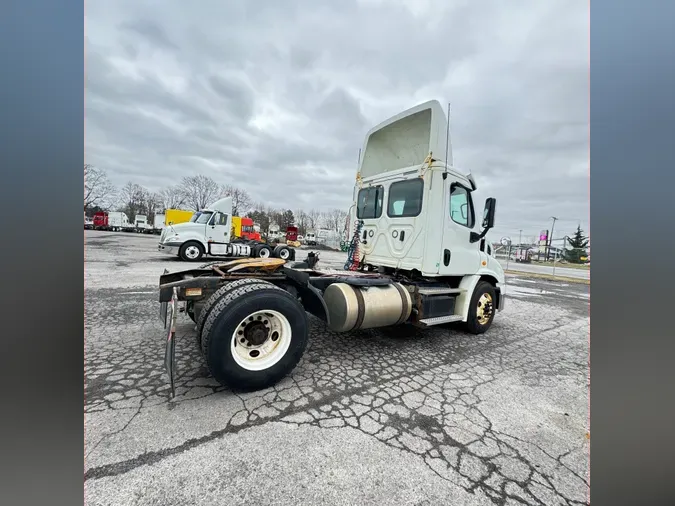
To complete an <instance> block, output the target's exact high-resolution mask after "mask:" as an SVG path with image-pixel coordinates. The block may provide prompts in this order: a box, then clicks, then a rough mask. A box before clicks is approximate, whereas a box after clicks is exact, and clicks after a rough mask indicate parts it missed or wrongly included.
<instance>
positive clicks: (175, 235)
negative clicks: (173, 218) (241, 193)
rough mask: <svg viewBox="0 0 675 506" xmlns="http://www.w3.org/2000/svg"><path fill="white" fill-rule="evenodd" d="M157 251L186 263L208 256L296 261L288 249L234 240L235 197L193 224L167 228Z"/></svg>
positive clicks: (201, 214) (196, 217)
mask: <svg viewBox="0 0 675 506" xmlns="http://www.w3.org/2000/svg"><path fill="white" fill-rule="evenodd" d="M157 249H158V250H159V251H160V252H162V253H166V254H169V255H176V256H178V257H180V258H181V260H184V261H186V262H191V261H197V260H201V259H202V258H204V257H205V256H211V257H239V258H241V257H243V258H251V257H257V258H270V257H276V258H281V259H283V260H295V250H294V249H293V248H289V247H288V246H286V245H279V246H276V247H274V248H273V247H272V246H270V245H268V244H264V243H260V242H257V241H251V240H247V239H234V238H233V237H232V197H225V198H222V199H220V200H218V201H217V202H214V203H213V204H211V205H210V206H208V207H207V208H206V209H202V210H201V211H199V212H197V213H195V214H194V215H193V216H192V218H191V219H190V221H189V222H186V223H178V224H176V225H167V226H166V227H164V230H162V233H161V235H160V236H159V244H158V245H157Z"/></svg>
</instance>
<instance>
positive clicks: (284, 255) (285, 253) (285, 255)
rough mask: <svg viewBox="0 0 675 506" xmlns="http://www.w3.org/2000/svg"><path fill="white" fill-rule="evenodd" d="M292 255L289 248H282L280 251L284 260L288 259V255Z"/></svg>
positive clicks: (280, 256) (280, 255)
mask: <svg viewBox="0 0 675 506" xmlns="http://www.w3.org/2000/svg"><path fill="white" fill-rule="evenodd" d="M290 256H291V252H290V251H288V250H287V249H282V250H281V251H280V252H279V258H281V259H282V260H288V257H290Z"/></svg>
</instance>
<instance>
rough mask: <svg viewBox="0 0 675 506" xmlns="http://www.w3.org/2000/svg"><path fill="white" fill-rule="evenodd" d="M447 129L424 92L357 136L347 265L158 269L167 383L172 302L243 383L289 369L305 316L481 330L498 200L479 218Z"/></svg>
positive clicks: (234, 380) (263, 383) (497, 291)
mask: <svg viewBox="0 0 675 506" xmlns="http://www.w3.org/2000/svg"><path fill="white" fill-rule="evenodd" d="M447 131H448V130H447V120H446V117H445V113H444V111H443V109H442V108H441V105H440V104H439V103H438V102H437V101H430V102H426V103H423V104H420V105H418V106H416V107H413V108H411V109H409V110H407V111H404V112H402V113H400V114H398V115H396V116H394V117H392V118H390V119H388V120H386V121H384V122H383V123H381V124H379V125H377V126H376V127H374V128H373V129H372V130H370V131H369V132H368V133H367V134H366V138H365V142H364V145H363V148H362V153H363V156H362V157H361V159H360V160H359V167H358V172H357V176H356V184H355V186H354V194H353V196H354V204H353V206H352V211H351V212H352V216H351V217H350V223H351V224H352V226H353V230H352V232H351V233H352V234H353V235H352V237H351V240H350V241H349V251H348V253H347V255H348V259H347V263H346V264H345V270H326V269H320V268H317V262H318V256H317V255H316V254H314V253H313V252H310V253H309V254H308V256H307V259H306V260H305V261H304V262H292V263H287V264H285V265H280V266H277V267H276V268H275V269H270V268H269V265H268V264H266V263H265V262H261V263H260V264H259V265H256V262H255V261H248V263H247V264H246V265H247V268H246V269H242V268H241V264H238V263H235V262H229V263H228V262H220V263H218V262H215V263H212V264H207V265H203V266H201V267H199V268H192V269H188V270H184V271H179V272H173V273H169V272H168V271H164V274H162V275H161V276H160V280H159V302H160V318H161V319H163V320H164V323H165V328H167V335H166V352H165V353H166V354H165V366H166V369H167V372H168V375H169V380H170V383H171V386H172V391H173V378H174V372H175V322H176V318H177V315H178V313H179V312H181V311H183V312H185V313H187V314H188V315H189V316H190V318H192V319H193V320H194V322H195V323H196V330H197V334H196V338H197V342H198V346H199V347H200V349H201V351H202V353H203V354H204V356H205V359H206V363H207V365H208V368H209V370H210V372H211V374H212V375H213V376H214V377H215V379H216V380H217V381H218V382H220V383H221V384H223V385H228V386H231V387H234V388H237V389H242V390H257V389H261V388H266V387H269V386H271V385H273V384H275V383H276V382H278V381H279V380H280V379H282V378H283V377H284V376H286V375H287V374H289V373H290V372H291V371H292V370H293V368H294V367H295V366H296V364H297V363H298V361H299V360H300V358H301V356H302V354H303V352H304V350H305V347H306V345H307V341H308V337H309V336H308V334H309V327H310V326H309V323H308V321H307V314H306V313H311V314H313V315H315V316H316V317H318V318H320V319H321V320H323V321H324V322H325V323H326V325H327V327H328V328H330V329H331V330H333V331H334V332H350V331H357V330H359V329H368V328H376V327H385V328H392V327H395V326H407V327H408V328H414V327H422V328H423V327H430V326H434V325H440V324H446V323H451V322H457V323H461V324H463V326H464V328H465V329H466V330H467V331H468V332H470V333H472V334H481V333H484V332H486V331H487V330H488V329H489V328H490V326H491V324H492V321H493V319H494V317H495V314H496V312H497V311H498V310H502V309H503V308H504V297H505V293H504V271H503V269H502V267H501V266H500V264H499V262H498V261H497V260H496V259H495V258H494V257H493V255H492V251H491V247H490V245H489V244H488V243H487V241H486V239H485V236H486V234H487V232H488V231H489V230H490V229H491V228H492V227H493V226H494V220H495V209H496V207H495V206H496V201H495V199H494V198H489V199H487V201H486V203H485V208H484V211H483V215H482V218H480V217H478V215H477V213H476V209H475V208H474V202H473V194H474V191H475V190H476V187H477V186H476V183H475V181H474V179H473V177H472V176H471V175H467V174H464V173H463V172H461V171H460V170H458V169H457V168H455V167H453V165H452V151H451V150H450V143H449V136H446V132H447ZM209 222H210V218H209ZM181 234H182V232H181Z"/></svg>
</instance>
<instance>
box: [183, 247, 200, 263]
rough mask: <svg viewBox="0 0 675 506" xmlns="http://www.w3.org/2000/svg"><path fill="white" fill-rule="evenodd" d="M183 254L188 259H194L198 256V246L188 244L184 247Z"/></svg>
mask: <svg viewBox="0 0 675 506" xmlns="http://www.w3.org/2000/svg"><path fill="white" fill-rule="evenodd" d="M185 256H186V257H188V258H189V259H190V260H194V259H195V258H197V257H199V248H198V247H197V246H188V247H187V248H185Z"/></svg>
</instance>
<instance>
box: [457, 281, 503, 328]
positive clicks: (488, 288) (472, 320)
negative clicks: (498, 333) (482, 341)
mask: <svg viewBox="0 0 675 506" xmlns="http://www.w3.org/2000/svg"><path fill="white" fill-rule="evenodd" d="M479 303H480V307H485V305H486V304H488V305H489V306H488V308H489V311H490V314H489V316H488V317H487V319H482V318H481V317H480V315H479ZM496 303H497V300H496V295H495V289H494V287H493V286H492V285H491V284H490V283H488V282H487V281H479V282H478V284H477V285H476V289H475V290H474V291H473V295H472V296H471V302H470V303H469V314H468V317H467V321H466V322H465V323H464V328H465V330H466V331H467V332H469V333H470V334H483V333H484V332H486V331H487V330H488V329H489V328H490V325H492V320H494V317H495V306H496ZM481 320H482V321H481Z"/></svg>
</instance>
